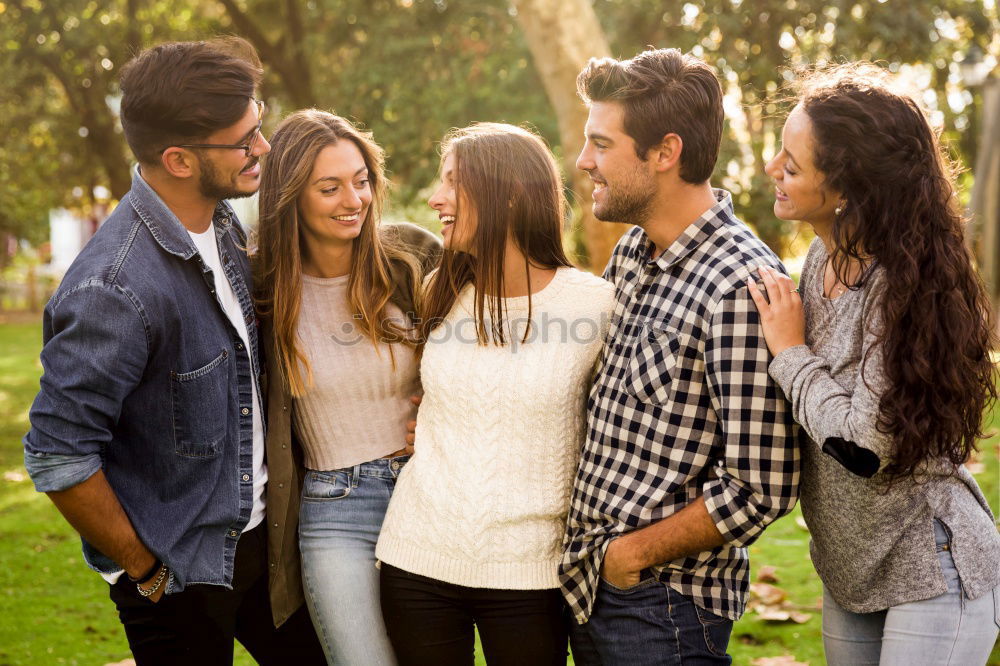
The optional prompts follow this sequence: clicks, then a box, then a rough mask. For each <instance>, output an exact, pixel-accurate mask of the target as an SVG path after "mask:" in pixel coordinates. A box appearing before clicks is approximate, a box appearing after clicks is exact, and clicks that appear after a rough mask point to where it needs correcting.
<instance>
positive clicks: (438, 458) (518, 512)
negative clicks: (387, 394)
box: [375, 268, 614, 590]
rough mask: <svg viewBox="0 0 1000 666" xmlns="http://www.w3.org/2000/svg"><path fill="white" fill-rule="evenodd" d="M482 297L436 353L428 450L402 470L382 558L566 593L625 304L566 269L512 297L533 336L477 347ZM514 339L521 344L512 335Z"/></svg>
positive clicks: (428, 375) (517, 325) (424, 417)
mask: <svg viewBox="0 0 1000 666" xmlns="http://www.w3.org/2000/svg"><path fill="white" fill-rule="evenodd" d="M474 302H475V301H474V291H473V289H472V288H471V286H469V287H467V288H466V289H465V290H463V291H462V293H461V294H460V295H459V298H458V300H457V301H456V304H455V306H454V307H453V308H452V310H451V312H450V313H449V315H448V316H447V317H446V318H445V321H444V322H443V323H442V324H441V325H440V326H438V327H437V328H436V329H435V330H434V332H433V333H432V335H431V336H430V340H429V341H428V344H427V346H426V348H425V350H424V354H423V359H422V361H421V366H420V372H421V381H422V382H423V386H424V399H423V403H422V405H421V407H420V414H419V417H418V420H417V431H416V453H415V455H414V456H413V458H412V459H411V460H410V462H409V463H408V464H407V465H406V468H405V469H404V470H403V472H402V474H401V475H400V478H399V481H398V483H397V485H396V489H395V491H394V492H393V495H392V500H391V502H390V504H389V510H388V512H387V513H386V517H385V522H384V523H383V525H382V532H381V535H380V536H379V541H378V547H377V549H376V551H375V554H376V557H377V558H378V559H379V560H381V561H383V562H386V563H388V564H391V565H392V566H395V567H397V568H400V569H403V570H405V571H409V572H411V573H415V574H419V575H422V576H428V577H430V578H435V579H438V580H442V581H445V582H448V583H453V584H456V585H463V586H466V587H480V588H493V589H513V590H533V589H549V588H555V587H558V586H559V580H558V575H557V574H558V565H559V561H560V558H561V555H562V539H563V532H564V529H565V523H566V513H567V509H568V507H569V499H570V492H571V490H572V487H573V477H574V474H575V472H576V467H577V462H578V459H579V455H580V447H581V445H582V442H583V436H584V427H585V425H586V399H587V390H588V388H589V384H590V379H591V376H592V370H593V368H594V365H595V362H596V361H597V358H598V355H599V354H600V351H601V348H602V345H603V341H604V336H605V334H606V333H607V327H608V323H609V321H610V315H611V310H612V308H613V306H614V288H613V287H612V285H611V284H610V283H608V282H605V281H604V280H602V279H601V278H598V277H595V276H593V275H591V274H589V273H584V272H582V271H579V270H576V269H573V268H562V269H559V271H558V272H557V273H556V275H555V277H554V278H553V279H552V281H551V282H550V283H549V284H548V285H547V286H546V287H545V288H544V289H542V290H541V291H539V292H538V293H536V294H534V295H532V297H531V306H532V308H531V309H532V322H533V324H532V329H531V332H530V333H529V338H528V341H527V342H521V340H520V337H521V336H523V332H524V328H523V326H524V322H525V321H526V318H527V313H528V299H527V297H522V298H508V299H505V302H506V306H507V316H508V321H509V322H511V325H512V326H513V327H514V330H515V332H519V333H520V334H521V335H520V336H518V337H517V339H516V340H513V341H512V342H508V345H506V346H497V345H479V344H477V342H476V333H475V331H476V326H475V317H474V315H473V312H474ZM511 337H512V338H513V336H511Z"/></svg>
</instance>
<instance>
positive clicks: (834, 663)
mask: <svg viewBox="0 0 1000 666" xmlns="http://www.w3.org/2000/svg"><path fill="white" fill-rule="evenodd" d="M934 533H935V538H936V541H937V544H938V558H939V560H940V562H941V570H942V572H944V577H945V580H946V581H947V583H948V591H947V592H945V593H944V594H942V595H940V596H937V597H934V598H932V599H923V600H921V601H911V602H908V603H905V604H899V605H898V606H893V607H892V608H889V609H887V610H884V611H878V612H876V613H852V612H850V611H848V610H845V609H844V608H841V607H840V606H839V605H838V604H837V602H836V601H834V600H833V597H831V596H830V593H829V592H827V591H825V590H824V592H823V648H824V650H825V651H826V659H827V663H828V664H830V666H983V665H984V664H985V663H986V661H987V660H988V659H989V657H990V652H991V651H992V649H993V644H994V643H995V642H996V639H997V632H998V628H1000V586H997V587H996V588H994V590H993V591H992V592H987V593H986V594H984V595H982V596H981V597H979V598H978V599H974V600H970V599H966V598H965V595H964V594H962V588H961V584H960V581H959V577H958V571H957V570H956V569H955V562H954V560H953V559H952V556H951V550H950V549H945V548H943V547H942V546H944V545H945V544H947V543H948V535H947V532H945V530H944V528H943V527H942V526H941V525H940V523H938V521H936V520H935V521H934Z"/></svg>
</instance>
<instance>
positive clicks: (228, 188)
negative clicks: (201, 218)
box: [198, 156, 260, 201]
mask: <svg viewBox="0 0 1000 666" xmlns="http://www.w3.org/2000/svg"><path fill="white" fill-rule="evenodd" d="M259 160H260V158H259V157H252V158H250V161H249V162H247V165H246V166H245V167H243V171H246V170H247V169H251V168H253V166H254V165H255V164H257V162H258V161H259ZM201 167H202V168H201V176H200V177H199V179H198V189H199V191H200V192H201V195H202V196H203V197H205V198H206V199H213V200H216V201H221V200H222V199H242V198H245V197H250V196H253V194H254V191H250V192H246V191H244V190H241V189H239V188H237V187H236V180H235V179H230V180H229V182H225V179H224V178H223V177H222V174H221V173H220V172H219V170H218V169H216V168H215V164H213V163H212V161H211V160H207V159H205V158H204V156H203V157H202V159H201Z"/></svg>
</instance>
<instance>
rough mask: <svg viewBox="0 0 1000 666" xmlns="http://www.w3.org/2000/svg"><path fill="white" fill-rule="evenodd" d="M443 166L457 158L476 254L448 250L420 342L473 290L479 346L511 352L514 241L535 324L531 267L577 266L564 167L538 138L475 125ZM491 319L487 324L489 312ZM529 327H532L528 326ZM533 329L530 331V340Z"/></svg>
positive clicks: (450, 149) (449, 139)
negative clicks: (508, 296)
mask: <svg viewBox="0 0 1000 666" xmlns="http://www.w3.org/2000/svg"><path fill="white" fill-rule="evenodd" d="M272 150H273V148H272ZM441 153H442V154H441V163H442V164H443V163H444V160H445V159H446V158H447V157H448V155H454V158H455V182H456V188H457V191H458V206H459V209H460V210H461V209H463V208H464V209H465V214H466V215H467V216H469V217H474V218H475V220H476V230H475V235H474V237H473V239H472V251H471V252H470V253H468V254H467V253H464V252H454V251H451V250H447V249H446V250H445V252H444V257H443V258H442V261H441V267H440V268H439V269H438V270H437V272H436V273H435V274H434V276H433V278H432V279H431V283H430V286H429V288H428V290H427V296H426V304H425V306H426V307H425V316H424V318H423V321H422V322H421V325H420V333H421V338H422V339H424V340H426V339H427V337H428V335H429V334H430V332H431V331H432V330H433V329H434V328H435V327H436V326H437V325H439V324H440V323H441V321H442V320H443V319H444V317H445V316H447V314H448V312H449V311H451V308H452V306H453V305H454V304H455V301H456V299H457V298H458V294H459V292H460V291H461V290H462V288H463V287H464V286H465V285H467V284H470V283H471V284H472V285H473V287H474V288H475V294H476V297H475V298H476V306H475V316H476V335H477V339H478V340H479V344H487V343H489V342H492V343H493V344H497V345H503V344H506V335H505V333H504V329H505V327H506V323H507V316H506V309H505V302H504V298H503V294H504V279H503V269H504V254H505V252H504V250H505V248H506V245H507V239H508V238H510V239H513V241H514V243H515V244H516V245H517V247H518V249H519V250H520V251H521V253H522V254H523V255H524V257H525V264H524V272H525V275H526V276H528V293H529V296H528V319H529V321H530V319H531V296H530V293H531V278H530V275H529V272H528V265H529V264H530V265H532V266H536V267H539V268H559V267H561V266H570V265H571V264H570V262H569V259H567V258H566V253H565V251H564V250H563V246H562V224H563V220H564V219H565V214H566V198H565V195H564V194H563V185H562V179H561V178H560V176H559V167H558V166H556V161H555V158H553V157H552V153H551V151H549V149H548V146H546V145H545V142H544V141H543V140H542V138H541V137H539V136H538V135H537V134H535V133H534V132H531V131H530V130H527V129H524V128H522V127H515V126H513V125H505V124H502V123H475V124H473V125H470V126H469V127H466V128H463V129H457V130H452V131H451V132H449V133H448V134H447V135H446V136H445V138H444V141H443V143H442V150H441ZM487 311H488V312H489V316H488V317H487V316H486V312H487ZM529 327H530V323H529ZM529 330H530V328H526V329H525V333H524V336H525V337H524V339H525V340H527V336H528V333H529Z"/></svg>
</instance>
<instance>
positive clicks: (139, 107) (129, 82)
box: [121, 37, 262, 165]
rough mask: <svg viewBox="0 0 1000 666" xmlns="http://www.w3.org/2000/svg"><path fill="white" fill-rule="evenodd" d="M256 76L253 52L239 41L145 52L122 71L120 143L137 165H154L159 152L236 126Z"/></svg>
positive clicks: (173, 44)
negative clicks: (133, 155)
mask: <svg viewBox="0 0 1000 666" xmlns="http://www.w3.org/2000/svg"><path fill="white" fill-rule="evenodd" d="M261 74H262V70H261V67H260V60H259V59H258V58H257V52H256V51H255V50H254V48H253V46H252V45H251V44H250V43H249V42H248V41H246V40H245V39H241V38H239V37H220V38H217V39H213V40H210V41H204V42H170V43H167V44H158V45H157V46H153V47H151V48H148V49H146V50H145V51H143V52H142V53H140V54H139V55H137V56H136V57H135V58H133V59H132V60H130V61H129V62H127V63H126V64H125V66H124V67H123V68H122V75H121V91H122V102H121V121H122V129H123V130H124V132H125V140H126V141H127V142H128V145H129V147H130V148H131V149H132V152H133V153H134V154H135V156H136V159H138V160H139V162H140V163H142V164H147V165H149V164H156V163H157V162H158V161H159V158H160V151H161V150H162V149H163V148H165V147H167V146H169V145H171V144H176V143H197V142H198V140H200V139H204V138H205V137H207V136H208V135H209V134H212V133H213V132H216V131H218V130H220V129H224V128H226V127H231V126H232V125H234V124H235V123H236V122H238V121H239V120H240V118H242V117H243V115H244V114H245V113H246V112H247V104H248V102H249V101H250V98H251V97H253V96H254V91H256V89H257V85H258V84H259V83H260V79H261Z"/></svg>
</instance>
